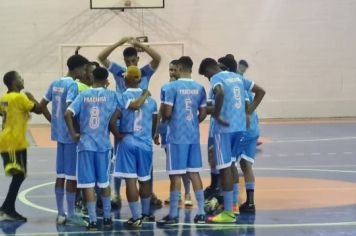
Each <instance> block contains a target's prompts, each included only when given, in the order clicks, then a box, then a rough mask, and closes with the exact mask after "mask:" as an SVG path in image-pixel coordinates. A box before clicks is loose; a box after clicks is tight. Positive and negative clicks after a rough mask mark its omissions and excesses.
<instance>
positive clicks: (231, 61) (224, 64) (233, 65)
mask: <svg viewBox="0 0 356 236" xmlns="http://www.w3.org/2000/svg"><path fill="white" fill-rule="evenodd" d="M218 62H219V66H220V68H221V69H222V70H227V71H230V72H235V73H236V71H237V62H236V60H235V58H234V56H233V55H231V54H227V55H226V56H224V57H220V58H219V60H218Z"/></svg>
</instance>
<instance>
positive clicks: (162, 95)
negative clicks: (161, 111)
mask: <svg viewBox="0 0 356 236" xmlns="http://www.w3.org/2000/svg"><path fill="white" fill-rule="evenodd" d="M166 90H167V84H165V85H163V86H162V88H161V93H160V99H161V103H164V101H165V99H166Z"/></svg>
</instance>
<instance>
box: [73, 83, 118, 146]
mask: <svg viewBox="0 0 356 236" xmlns="http://www.w3.org/2000/svg"><path fill="white" fill-rule="evenodd" d="M117 108H118V97H117V94H116V93H115V92H114V91H110V90H106V89H104V88H93V89H90V90H87V91H84V92H82V93H80V94H79V95H78V96H77V98H76V99H75V100H74V101H73V103H72V104H71V105H70V106H69V107H68V109H69V110H70V111H72V112H73V113H74V115H75V116H77V118H78V120H79V127H80V141H79V143H78V151H79V152H80V151H93V152H106V151H108V150H109V149H111V148H112V146H111V143H110V137H109V121H110V119H111V116H112V115H113V113H114V112H115V110H116V109H117Z"/></svg>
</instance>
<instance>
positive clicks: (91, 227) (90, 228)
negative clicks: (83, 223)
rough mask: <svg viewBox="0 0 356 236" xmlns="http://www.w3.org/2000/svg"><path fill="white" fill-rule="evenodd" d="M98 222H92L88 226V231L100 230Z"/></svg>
mask: <svg viewBox="0 0 356 236" xmlns="http://www.w3.org/2000/svg"><path fill="white" fill-rule="evenodd" d="M98 229H99V227H98V223H97V222H90V223H89V224H88V226H87V230H88V231H98Z"/></svg>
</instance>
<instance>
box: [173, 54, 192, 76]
mask: <svg viewBox="0 0 356 236" xmlns="http://www.w3.org/2000/svg"><path fill="white" fill-rule="evenodd" d="M192 68H193V61H192V59H191V58H190V57H188V56H182V57H181V58H179V59H178V65H177V69H178V74H179V75H180V74H182V73H189V74H190V73H192Z"/></svg>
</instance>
